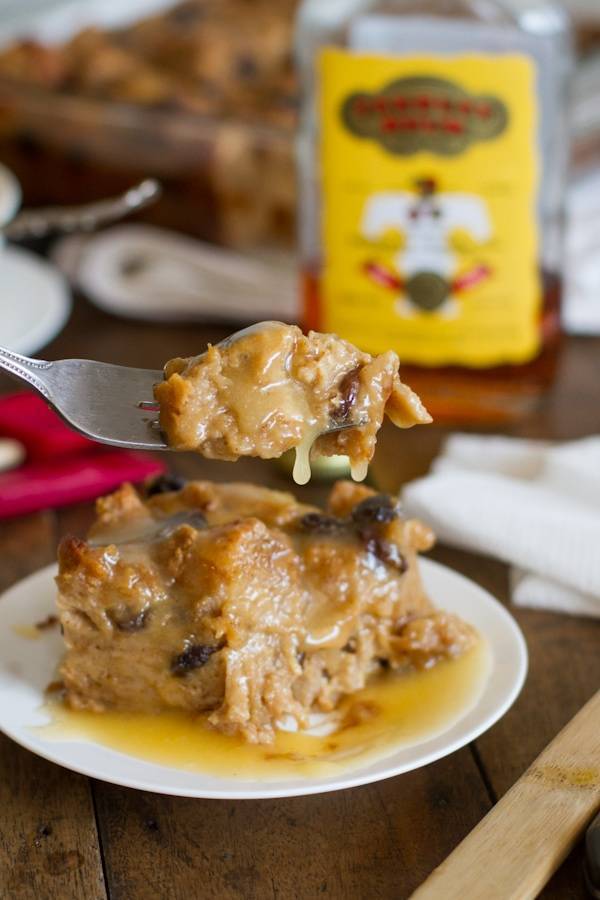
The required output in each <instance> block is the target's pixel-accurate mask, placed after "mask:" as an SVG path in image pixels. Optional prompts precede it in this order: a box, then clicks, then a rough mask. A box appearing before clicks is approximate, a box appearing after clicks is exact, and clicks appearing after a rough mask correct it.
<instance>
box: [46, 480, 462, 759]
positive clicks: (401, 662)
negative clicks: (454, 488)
mask: <svg viewBox="0 0 600 900" xmlns="http://www.w3.org/2000/svg"><path fill="white" fill-rule="evenodd" d="M432 543H433V535H432V533H431V531H430V530H429V528H427V527H426V526H425V525H423V524H421V523H420V522H418V521H416V520H414V519H407V518H405V517H404V515H403V514H402V510H401V508H400V506H399V504H398V502H397V501H396V500H395V498H393V497H390V496H387V495H381V494H375V493H374V492H373V491H371V490H370V489H368V488H366V487H363V486H360V485H356V484H354V483H352V482H338V483H337V484H336V485H335V486H334V487H333V489H332V491H331V494H330V497H329V502H328V508H327V511H326V512H323V511H321V510H319V509H317V508H315V507H313V506H307V505H304V504H301V503H298V502H297V501H296V500H295V499H294V497H293V496H292V495H291V494H287V493H282V492H279V491H273V490H269V489H267V488H262V487H257V486H254V485H250V484H241V483H239V484H235V483H234V484H212V483H209V482H204V481H195V482H189V483H188V484H186V485H183V486H180V485H179V484H177V483H176V482H173V481H172V480H171V479H169V478H168V477H167V478H165V477H162V478H161V479H159V480H157V481H156V482H154V483H153V484H151V485H149V486H148V488H147V490H146V494H145V496H142V495H140V494H139V493H138V492H137V491H136V490H135V489H134V488H133V487H132V486H131V485H128V484H126V485H124V486H122V487H121V488H120V489H119V490H118V491H117V492H116V493H114V494H112V495H110V496H108V497H105V498H103V499H101V500H99V501H98V504H97V519H96V522H95V524H94V525H93V527H92V529H91V530H90V533H89V536H88V539H87V540H86V541H84V540H80V539H77V538H73V537H71V538H66V539H65V540H64V541H63V542H62V544H61V546H60V549H59V574H58V578H57V583H58V588H59V596H58V608H59V615H60V620H61V624H62V627H63V631H64V639H65V643H66V648H67V651H66V655H65V657H64V660H63V663H62V666H61V677H62V679H63V682H64V687H65V698H66V702H67V703H68V704H69V705H71V706H72V707H75V708H84V709H90V710H95V711H97V712H98V713H101V712H103V711H106V710H125V711H143V712H160V711H161V710H166V709H180V710H186V711H189V712H190V713H200V712H207V713H208V715H209V721H210V723H211V724H212V725H213V726H214V727H215V728H217V729H219V730H221V731H224V732H227V733H231V734H238V735H240V736H242V737H243V738H244V739H246V740H248V741H252V742H262V743H268V742H270V741H272V739H273V737H274V733H275V730H276V729H277V727H278V723H279V722H281V721H282V720H283V719H285V718H286V717H293V718H294V719H295V720H296V722H297V723H298V725H299V726H300V727H303V726H305V725H306V724H307V722H308V717H309V714H310V713H311V712H313V711H319V710H323V711H328V710H332V709H334V708H335V707H336V704H337V703H338V702H339V701H340V700H341V698H342V697H344V696H345V695H348V694H351V693H353V692H355V691H357V690H359V689H360V688H362V687H363V686H364V685H365V683H366V682H367V680H368V679H369V678H370V677H371V676H374V675H375V674H376V673H378V672H381V671H382V670H383V669H388V668H391V669H396V670H412V669H415V668H416V669H419V668H423V667H429V666H432V665H435V664H436V663H437V662H438V661H439V660H442V659H445V658H448V657H454V656H458V655H460V654H461V653H463V652H464V651H465V650H466V649H468V648H469V647H470V646H471V645H472V644H473V642H474V639H475V636H474V632H473V630H472V629H471V628H470V627H469V626H468V625H466V624H465V623H463V622H462V621H460V620H459V619H457V618H456V617H455V616H452V615H448V614H446V613H444V612H442V611H438V610H436V609H435V608H434V607H433V606H432V604H431V602H430V601H429V599H428V598H427V596H426V594H425V592H424V590H423V586H422V584H421V580H420V576H419V570H418V562H417V551H419V550H426V549H428V548H429V547H430V546H431V544H432Z"/></svg>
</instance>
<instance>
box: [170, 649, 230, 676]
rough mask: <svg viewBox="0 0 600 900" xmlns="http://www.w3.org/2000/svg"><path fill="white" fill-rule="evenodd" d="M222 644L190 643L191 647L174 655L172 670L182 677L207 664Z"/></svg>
mask: <svg viewBox="0 0 600 900" xmlns="http://www.w3.org/2000/svg"><path fill="white" fill-rule="evenodd" d="M222 646H223V645H222V644H190V645H189V647H186V649H185V650H184V651H183V653H179V654H178V655H177V656H174V657H173V659H172V660H171V672H172V673H173V675H177V676H178V677H181V676H182V675H186V674H187V673H188V672H192V671H193V670H194V669H200V668H202V666H205V665H206V663H207V662H208V661H209V659H210V658H211V656H212V655H213V653H216V652H217V651H218V650H220V649H221V648H222Z"/></svg>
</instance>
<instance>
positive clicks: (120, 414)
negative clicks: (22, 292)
mask: <svg viewBox="0 0 600 900" xmlns="http://www.w3.org/2000/svg"><path fill="white" fill-rule="evenodd" d="M263 324H264V323H263ZM252 328H254V326H250V329H243V330H242V331H238V332H236V333H235V334H233V335H230V336H229V337H227V338H225V340H224V341H221V343H220V344H219V345H218V346H221V347H222V346H227V345H228V344H230V343H231V342H232V341H234V340H237V339H238V338H239V337H240V336H241V335H244V334H247V333H248V331H249V330H251V329H252ZM0 369H4V371H5V372H7V373H8V374H9V375H11V376H12V377H13V378H17V379H19V380H20V381H24V382H26V383H27V384H29V385H30V386H31V387H33V388H35V390H36V391H38V393H39V394H41V395H42V397H43V398H44V399H45V400H46V402H47V403H48V404H49V405H50V406H51V407H52V409H53V410H54V411H55V412H57V413H58V415H59V416H60V417H61V418H62V419H64V421H65V422H66V423H67V425H69V426H70V427H71V428H73V429H74V430H75V431H78V432H79V433H80V434H83V435H84V436H85V437H87V438H90V440H92V441H99V442H100V443H101V444H111V445H112V446H115V447H127V448H128V449H130V450H168V449H169V447H168V445H167V443H166V441H165V440H164V438H163V435H162V433H161V431H160V425H159V421H158V418H157V413H158V411H159V405H158V403H156V402H155V401H154V400H149V399H148V398H149V397H152V396H153V388H154V385H155V384H157V383H158V382H159V381H163V379H164V373H163V371H162V370H161V369H133V368H130V367H129V366H114V365H111V364H110V363H101V362H92V361H91V360H89V359H60V360H57V361H56V362H47V361H46V360H43V359H31V358H30V357H27V356H21V354H20V353H14V352H13V351H12V350H7V349H5V348H3V347H0ZM365 424H366V423H365V422H364V421H363V420H359V421H358V422H345V423H343V424H336V425H332V426H331V427H330V428H328V429H327V430H326V431H324V432H322V434H334V433H335V432H337V431H345V430H346V429H347V428H361V427H363V426H364V425H365Z"/></svg>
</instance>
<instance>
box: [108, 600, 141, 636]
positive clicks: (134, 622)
mask: <svg viewBox="0 0 600 900" xmlns="http://www.w3.org/2000/svg"><path fill="white" fill-rule="evenodd" d="M148 612H149V610H148V609H141V610H140V611H139V612H137V613H136V612H135V611H134V610H132V608H131V607H130V606H122V607H113V608H112V609H109V610H108V617H109V619H110V620H111V622H112V623H113V625H114V626H115V628H118V630H119V631H127V632H132V631H141V629H142V628H144V626H145V625H146V619H147V616H148Z"/></svg>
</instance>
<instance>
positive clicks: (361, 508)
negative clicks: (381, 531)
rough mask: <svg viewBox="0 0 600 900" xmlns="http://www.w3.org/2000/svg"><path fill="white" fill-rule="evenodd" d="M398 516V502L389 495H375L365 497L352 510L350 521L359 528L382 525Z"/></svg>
mask: <svg viewBox="0 0 600 900" xmlns="http://www.w3.org/2000/svg"><path fill="white" fill-rule="evenodd" d="M399 514H400V510H399V505H398V502H397V501H396V500H395V499H394V498H393V497H390V495H389V494H375V495H374V496H373V497H367V499H366V500H363V501H362V502H361V503H359V504H357V506H355V507H354V509H353V510H352V521H353V522H354V524H355V525H358V527H359V528H363V527H364V526H367V525H383V524H384V523H386V522H391V521H393V520H394V519H397V518H398V516H399Z"/></svg>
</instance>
